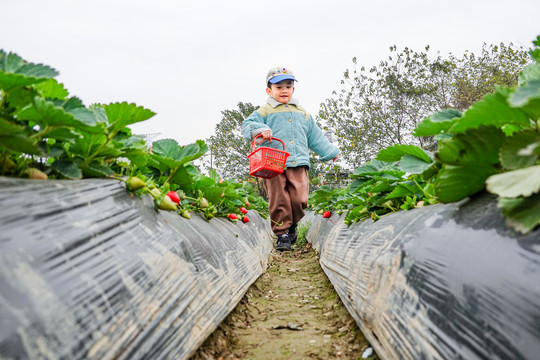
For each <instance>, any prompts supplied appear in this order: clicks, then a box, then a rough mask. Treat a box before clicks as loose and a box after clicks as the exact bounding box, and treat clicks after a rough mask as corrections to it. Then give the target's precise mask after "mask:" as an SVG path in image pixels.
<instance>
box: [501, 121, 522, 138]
mask: <svg viewBox="0 0 540 360" xmlns="http://www.w3.org/2000/svg"><path fill="white" fill-rule="evenodd" d="M501 130H502V131H503V133H504V134H505V135H506V136H512V135H513V134H515V133H517V132H519V131H521V130H523V126H520V125H515V124H506V125H503V126H502V127H501Z"/></svg>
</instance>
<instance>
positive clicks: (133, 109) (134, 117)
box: [103, 102, 156, 134]
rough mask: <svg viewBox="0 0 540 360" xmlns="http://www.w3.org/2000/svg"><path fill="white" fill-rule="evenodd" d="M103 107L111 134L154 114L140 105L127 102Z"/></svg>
mask: <svg viewBox="0 0 540 360" xmlns="http://www.w3.org/2000/svg"><path fill="white" fill-rule="evenodd" d="M103 108H104V109H105V112H106V114H107V119H108V123H109V125H108V130H109V132H110V133H113V134H114V133H116V132H117V131H120V130H121V129H122V128H124V127H125V126H127V125H131V124H135V123H138V122H140V121H144V120H147V119H150V118H151V117H152V116H154V115H155V114H156V113H155V112H153V111H151V110H148V109H145V108H143V107H142V106H137V105H135V104H128V103H127V102H122V103H113V104H108V105H104V106H103Z"/></svg>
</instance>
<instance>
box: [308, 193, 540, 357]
mask: <svg viewBox="0 0 540 360" xmlns="http://www.w3.org/2000/svg"><path fill="white" fill-rule="evenodd" d="M343 218H344V215H341V216H339V215H337V214H334V215H332V216H331V217H330V218H324V217H322V216H321V215H319V214H314V213H310V214H309V215H308V216H306V218H304V219H303V220H302V222H303V223H304V224H310V230H309V232H308V234H307V238H308V240H309V241H311V242H313V245H314V247H315V249H316V250H317V251H318V252H319V253H320V263H321V266H322V268H323V270H324V271H325V272H326V274H327V275H328V277H329V279H330V281H331V282H332V284H333V285H334V288H335V289H336V291H337V292H338V294H339V296H340V298H341V300H342V301H343V302H344V304H345V306H346V307H347V309H348V310H349V312H350V313H351V315H352V316H353V317H354V318H355V320H356V322H357V323H358V325H359V327H360V329H361V330H362V331H363V333H364V335H365V336H366V338H367V339H368V341H369V342H370V343H371V345H372V346H373V347H374V348H375V350H376V352H377V354H378V355H379V356H380V357H381V358H383V359H537V358H538V354H540V328H539V327H538V319H540V305H539V302H538V299H539V298H540V229H538V228H537V229H536V230H533V231H531V232H528V233H527V234H522V233H520V232H518V231H516V230H514V229H512V228H510V227H507V226H506V224H505V220H504V217H503V215H502V214H501V213H500V210H499V209H498V207H497V199H496V197H495V196H494V195H491V194H486V193H482V194H480V195H478V196H475V197H474V198H472V199H466V200H464V201H461V202H457V203H452V204H435V205H431V206H427V207H422V208H417V209H413V210H410V211H402V212H397V213H393V214H389V215H386V216H384V217H382V218H381V219H379V220H378V221H375V222H374V221H372V220H371V219H367V220H364V221H360V222H357V223H355V224H352V225H350V226H347V225H346V224H345V222H344V221H343Z"/></svg>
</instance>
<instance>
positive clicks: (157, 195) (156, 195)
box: [150, 188, 161, 197]
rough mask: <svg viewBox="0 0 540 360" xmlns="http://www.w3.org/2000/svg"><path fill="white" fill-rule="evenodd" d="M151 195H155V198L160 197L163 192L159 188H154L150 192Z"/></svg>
mask: <svg viewBox="0 0 540 360" xmlns="http://www.w3.org/2000/svg"><path fill="white" fill-rule="evenodd" d="M150 193H151V194H152V195H154V197H159V196H160V195H161V191H160V190H159V189H158V188H153V189H152V190H150Z"/></svg>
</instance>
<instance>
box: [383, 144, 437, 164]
mask: <svg viewBox="0 0 540 360" xmlns="http://www.w3.org/2000/svg"><path fill="white" fill-rule="evenodd" d="M405 155H412V156H415V157H417V158H418V159H421V160H423V161H424V162H427V163H430V162H432V161H433V160H432V157H430V156H429V155H428V153H427V152H426V151H425V150H424V149H421V148H419V147H418V146H414V145H394V146H390V147H387V148H386V149H383V150H381V151H379V154H377V157H376V159H377V160H381V161H386V162H394V161H399V160H400V159H401V158H402V157H403V156H405Z"/></svg>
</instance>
